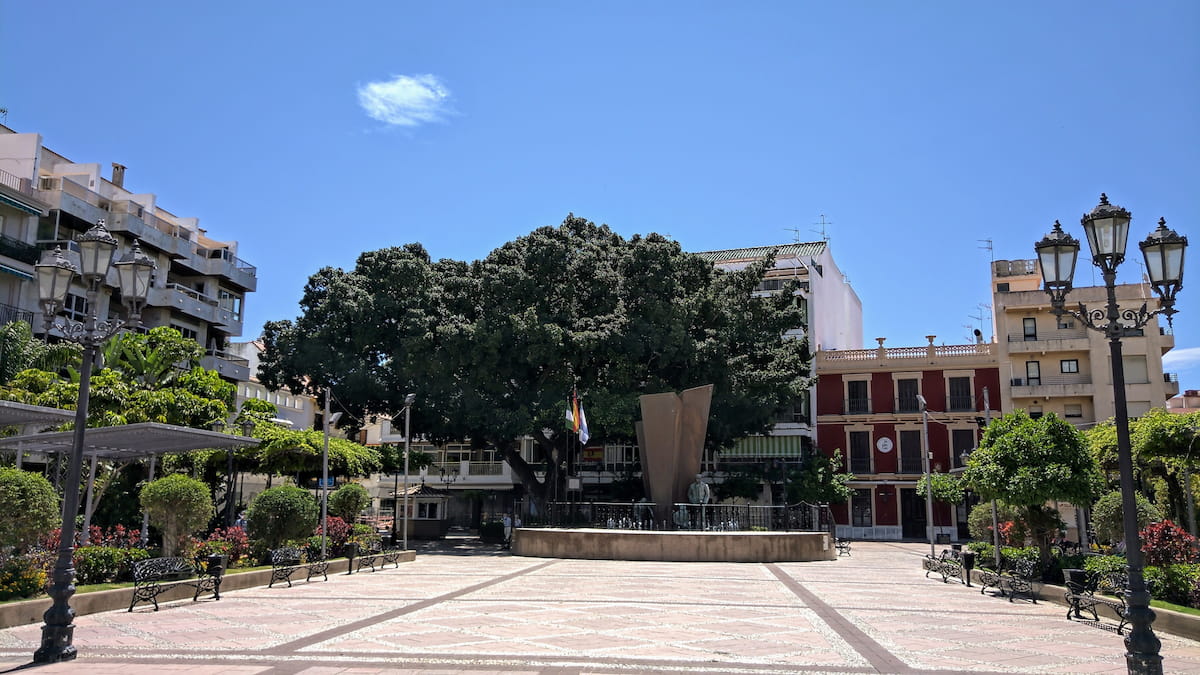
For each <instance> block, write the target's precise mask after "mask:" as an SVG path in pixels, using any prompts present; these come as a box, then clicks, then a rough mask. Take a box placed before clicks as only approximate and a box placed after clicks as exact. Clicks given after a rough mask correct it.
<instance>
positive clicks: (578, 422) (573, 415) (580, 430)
mask: <svg viewBox="0 0 1200 675" xmlns="http://www.w3.org/2000/svg"><path fill="white" fill-rule="evenodd" d="M567 421H568V422H570V423H571V431H574V432H575V433H577V434H579V442H580V443H587V442H588V438H590V436H589V434H588V428H587V415H586V414H584V412H583V405H582V404H580V403H579V395H578V394H576V393H575V392H573V391H572V392H571V403H570V406H569V407H568V408H567Z"/></svg>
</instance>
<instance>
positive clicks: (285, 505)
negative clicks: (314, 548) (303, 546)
mask: <svg viewBox="0 0 1200 675" xmlns="http://www.w3.org/2000/svg"><path fill="white" fill-rule="evenodd" d="M320 515H321V506H320V504H318V503H317V500H316V499H314V498H313V496H312V495H311V494H309V493H308V491H307V490H304V489H302V488H298V487H296V486H294V485H281V486H279V487H273V488H268V489H266V490H263V491H262V492H260V493H258V496H256V497H255V498H254V501H253V502H251V503H250V510H249V512H248V513H247V514H246V524H247V530H248V531H249V532H248V533H249V535H250V537H251V538H252V539H258V540H259V541H261V542H262V543H263V544H264V545H265V546H266V547H267V548H268V549H274V548H278V547H279V546H280V545H281V544H283V543H284V542H285V541H289V540H292V539H304V538H306V537H308V536H309V535H310V534H312V532H313V530H314V529H316V527H317V521H318V520H319V519H320Z"/></svg>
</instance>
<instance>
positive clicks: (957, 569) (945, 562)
mask: <svg viewBox="0 0 1200 675" xmlns="http://www.w3.org/2000/svg"><path fill="white" fill-rule="evenodd" d="M921 567H922V568H924V570H925V578H929V575H930V574H931V573H937V574H940V575H942V583H946V582H947V581H950V579H951V578H954V579H957V580H959V581H962V559H961V558H960V557H959V555H958V551H951V550H950V549H942V554H941V555H940V556H937V557H934V556H933V554H931V553H926V554H925V558H924V560H922V561H921Z"/></svg>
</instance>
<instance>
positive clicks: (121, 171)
mask: <svg viewBox="0 0 1200 675" xmlns="http://www.w3.org/2000/svg"><path fill="white" fill-rule="evenodd" d="M112 169H113V172H112V181H111V182H112V184H113V185H116V186H117V187H119V188H123V187H125V165H124V164H117V163H116V162H113V163H112Z"/></svg>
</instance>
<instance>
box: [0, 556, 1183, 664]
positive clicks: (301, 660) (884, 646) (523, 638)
mask: <svg viewBox="0 0 1200 675" xmlns="http://www.w3.org/2000/svg"><path fill="white" fill-rule="evenodd" d="M925 550H927V549H926V547H925V546H921V545H916V544H896V543H870V542H862V543H855V545H854V554H853V556H852V557H849V558H846V557H843V558H840V559H838V560H836V561H831V562H817V563H778V564H734V563H651V562H614V561H591V560H554V559H541V558H518V557H511V556H509V555H507V554H498V552H496V551H495V550H494V548H488V547H479V548H477V549H475V550H471V548H470V547H469V546H464V545H462V544H461V542H460V543H459V545H457V546H455V545H451V546H444V547H443V548H442V549H435V548H431V549H430V550H427V551H421V552H419V553H418V558H417V560H416V562H413V563H408V564H405V565H402V566H401V567H400V568H399V569H389V570H386V571H381V572H375V573H364V574H355V575H350V576H347V575H337V576H335V577H330V580H329V581H328V582H322V581H314V582H311V583H307V584H306V583H304V582H300V583H297V584H296V585H295V586H294V587H293V588H290V589H288V588H281V587H277V588H272V589H268V588H265V587H263V588H254V589H247V590H244V591H233V592H229V593H226V594H224V595H223V596H222V600H221V601H219V602H215V601H211V600H210V601H207V602H206V601H201V602H196V603H193V602H190V601H183V602H177V603H171V604H168V605H164V606H163V609H162V610H161V611H159V612H157V613H156V612H153V611H151V609H150V608H145V609H138V610H135V611H134V612H132V613H127V612H108V613H103V614H95V615H90V616H83V617H79V618H78V619H77V620H76V630H75V644H76V646H78V648H79V653H80V656H79V659H78V660H76V661H74V662H69V663H64V664H55V665H49V666H41V667H37V668H34V669H31V671H32V672H37V673H39V675H40V674H42V673H63V672H86V673H89V675H90V674H96V675H109V674H113V675H116V674H120V675H134V674H137V673H188V674H193V673H194V674H203V675H210V674H217V673H235V674H242V673H244V674H246V675H257V674H260V673H262V674H266V673H269V674H272V675H274V674H292V673H302V674H304V675H326V674H334V673H414V674H415V673H422V674H434V673H437V674H449V673H472V674H475V675H478V674H479V673H489V672H504V673H528V674H531V675H533V674H538V675H542V674H551V673H554V674H558V673H561V674H569V675H589V674H597V675H601V674H609V673H702V674H707V673H735V674H746V675H750V674H756V673H765V674H772V675H777V674H779V673H932V672H938V673H947V672H971V673H1123V672H1125V661H1124V645H1123V642H1122V639H1121V638H1120V637H1119V636H1117V635H1116V634H1115V633H1113V632H1111V631H1110V630H1104V629H1102V628H1100V627H1097V626H1094V625H1090V624H1087V623H1078V622H1072V621H1067V620H1066V618H1065V614H1066V611H1065V609H1064V608H1063V607H1062V606H1060V605H1055V604H1049V603H1039V604H1037V605H1033V604H1031V603H1029V602H1020V601H1018V602H1015V603H1009V602H1006V601H1005V600H1003V599H1001V598H993V597H990V596H983V595H980V593H979V591H978V589H973V588H967V587H965V586H962V585H959V584H944V583H942V582H941V581H940V580H938V579H926V578H925V577H924V574H923V572H922V571H921V568H920V556H921V554H922V553H923V552H924V551H925ZM1159 637H1160V638H1161V639H1162V641H1163V650H1162V651H1163V655H1164V669H1165V671H1166V672H1168V673H1200V642H1196V641H1192V640H1184V639H1181V638H1176V637H1173V636H1170V635H1166V634H1162V633H1160V634H1159ZM39 638H40V626H24V627H19V628H12V629H8V630H4V631H0V672H3V671H7V670H10V669H17V668H20V667H21V666H24V665H27V664H28V663H29V657H30V655H31V654H32V653H33V651H34V650H35V649H36V648H37V644H38V641H39ZM81 669H82V670H81Z"/></svg>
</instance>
